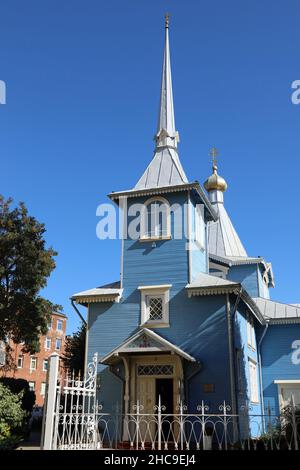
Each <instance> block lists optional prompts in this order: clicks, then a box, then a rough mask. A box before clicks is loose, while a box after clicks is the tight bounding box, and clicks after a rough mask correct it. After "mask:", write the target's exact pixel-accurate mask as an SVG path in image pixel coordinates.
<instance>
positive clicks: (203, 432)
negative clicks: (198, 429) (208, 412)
mask: <svg viewBox="0 0 300 470" xmlns="http://www.w3.org/2000/svg"><path fill="white" fill-rule="evenodd" d="M204 413H205V409H204V401H203V400H202V401H201V415H202V419H201V422H202V423H201V424H202V445H203V450H206V440H205V438H206V435H205V416H204Z"/></svg>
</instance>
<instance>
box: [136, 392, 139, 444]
mask: <svg viewBox="0 0 300 470" xmlns="http://www.w3.org/2000/svg"><path fill="white" fill-rule="evenodd" d="M139 432H140V402H139V400H138V401H137V404H136V450H139Z"/></svg>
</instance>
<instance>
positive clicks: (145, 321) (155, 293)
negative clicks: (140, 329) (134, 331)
mask: <svg viewBox="0 0 300 470" xmlns="http://www.w3.org/2000/svg"><path fill="white" fill-rule="evenodd" d="M171 287H172V285H171V284H163V285H159V286H140V287H138V289H139V290H140V291H141V325H143V326H147V327H153V328H163V327H168V326H169V301H170V288H171ZM157 297H161V298H162V307H163V310H162V319H161V320H150V319H149V299H151V298H157Z"/></svg>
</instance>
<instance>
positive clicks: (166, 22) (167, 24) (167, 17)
mask: <svg viewBox="0 0 300 470" xmlns="http://www.w3.org/2000/svg"><path fill="white" fill-rule="evenodd" d="M169 18H170V13H166V14H165V25H166V28H168V27H169Z"/></svg>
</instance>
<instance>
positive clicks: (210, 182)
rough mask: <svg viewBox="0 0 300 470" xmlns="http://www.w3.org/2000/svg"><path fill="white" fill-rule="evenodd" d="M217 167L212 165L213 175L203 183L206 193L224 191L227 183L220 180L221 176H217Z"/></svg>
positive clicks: (222, 179)
mask: <svg viewBox="0 0 300 470" xmlns="http://www.w3.org/2000/svg"><path fill="white" fill-rule="evenodd" d="M217 170H218V167H217V165H215V164H214V165H213V174H212V175H211V176H210V177H209V178H208V179H207V180H206V181H205V183H204V187H205V189H206V191H216V190H217V191H222V192H224V191H226V189H227V183H226V181H225V180H224V178H222V176H220V175H218V172H217Z"/></svg>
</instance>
